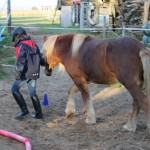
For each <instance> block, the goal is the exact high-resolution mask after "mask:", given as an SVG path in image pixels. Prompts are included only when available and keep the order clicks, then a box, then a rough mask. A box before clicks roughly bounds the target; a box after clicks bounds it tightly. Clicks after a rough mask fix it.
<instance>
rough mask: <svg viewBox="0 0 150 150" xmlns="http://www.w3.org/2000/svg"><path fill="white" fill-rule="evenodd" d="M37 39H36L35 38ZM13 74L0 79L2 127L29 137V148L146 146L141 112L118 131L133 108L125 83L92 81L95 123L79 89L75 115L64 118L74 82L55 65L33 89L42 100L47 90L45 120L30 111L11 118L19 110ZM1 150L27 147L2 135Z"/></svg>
mask: <svg viewBox="0 0 150 150" xmlns="http://www.w3.org/2000/svg"><path fill="white" fill-rule="evenodd" d="M33 37H34V40H35V41H37V42H38V44H39V46H40V48H41V47H42V44H43V43H42V42H41V41H42V37H41V36H40V35H34V36H33ZM39 41H40V42H39ZM9 72H10V74H12V76H11V77H10V78H9V79H8V80H3V81H0V104H1V107H0V129H3V130H7V131H10V132H14V133H16V134H19V135H21V136H23V137H26V138H29V140H30V142H31V145H32V148H33V150H149V149H150V142H149V141H150V137H149V136H147V135H146V122H145V117H144V114H143V112H142V111H141V112H140V114H139V118H138V126H137V130H136V132H135V133H130V132H124V131H122V126H123V125H124V124H125V123H126V122H127V120H128V117H129V115H130V113H131V109H132V98H131V96H130V94H129V93H128V92H127V90H126V89H125V88H124V87H121V88H114V87H110V86H108V85H96V84H90V85H89V88H90V91H91V95H92V97H93V99H94V108H95V111H96V116H97V123H96V124H95V125H87V124H85V109H84V106H83V102H82V99H81V95H80V93H78V94H77V96H76V114H75V117H74V119H72V120H67V119H66V118H65V107H66V103H67V97H68V90H69V88H70V86H71V84H72V81H71V79H70V77H69V76H68V74H67V73H64V74H63V75H60V73H58V72H57V68H56V69H55V71H54V72H53V74H52V76H51V77H47V76H45V74H44V71H43V68H41V78H40V79H39V80H38V82H37V93H38V96H39V98H40V101H41V103H42V101H43V95H44V93H45V92H47V95H48V101H49V105H48V106H42V110H43V114H44V119H43V120H36V119H33V118H31V117H30V115H28V116H27V117H25V118H24V119H23V120H21V121H18V120H15V119H14V117H15V114H16V113H17V112H18V111H19V107H18V106H17V105H16V102H15V100H14V98H13V97H12V95H11V92H10V89H11V84H12V82H13V78H14V77H13V73H14V71H13V70H12V69H9ZM21 92H22V93H23V96H24V98H25V100H26V102H27V106H28V108H29V110H30V112H32V111H33V106H32V103H31V100H30V97H29V96H28V91H27V87H26V86H24V87H23V88H22V89H21ZM0 150H25V146H24V144H22V143H20V142H17V141H15V140H12V139H9V138H6V137H4V136H0Z"/></svg>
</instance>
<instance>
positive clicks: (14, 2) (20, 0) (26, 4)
mask: <svg viewBox="0 0 150 150" xmlns="http://www.w3.org/2000/svg"><path fill="white" fill-rule="evenodd" d="M10 1H11V9H12V10H25V9H31V8H32V7H40V6H55V5H56V4H57V0H10ZM6 4H7V0H0V11H1V9H2V8H3V6H4V5H5V7H7V5H6Z"/></svg>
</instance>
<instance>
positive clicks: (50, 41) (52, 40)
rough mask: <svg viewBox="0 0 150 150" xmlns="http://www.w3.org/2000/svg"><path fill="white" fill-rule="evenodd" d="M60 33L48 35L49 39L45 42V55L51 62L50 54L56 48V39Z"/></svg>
mask: <svg viewBox="0 0 150 150" xmlns="http://www.w3.org/2000/svg"><path fill="white" fill-rule="evenodd" d="M58 36H59V35H54V36H50V37H48V39H47V41H46V42H45V44H44V46H43V47H44V56H45V58H46V59H47V62H48V63H49V60H50V56H51V54H52V53H53V50H54V45H55V42H56V39H57V37H58Z"/></svg>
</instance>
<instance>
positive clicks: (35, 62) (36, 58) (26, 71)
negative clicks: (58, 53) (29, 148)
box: [15, 38, 41, 80]
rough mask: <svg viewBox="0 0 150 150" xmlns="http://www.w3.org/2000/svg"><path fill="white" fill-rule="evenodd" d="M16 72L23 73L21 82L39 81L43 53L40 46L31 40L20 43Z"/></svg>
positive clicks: (17, 48)
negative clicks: (27, 80)
mask: <svg viewBox="0 0 150 150" xmlns="http://www.w3.org/2000/svg"><path fill="white" fill-rule="evenodd" d="M15 48H16V58H17V64H16V71H17V72H20V73H21V77H20V79H21V80H26V79H37V78H39V76H40V57H41V53H40V50H39V48H38V46H37V45H36V44H35V43H34V42H33V41H32V40H31V39H30V38H28V39H25V40H22V41H20V42H19V43H18V44H17V45H16V46H15Z"/></svg>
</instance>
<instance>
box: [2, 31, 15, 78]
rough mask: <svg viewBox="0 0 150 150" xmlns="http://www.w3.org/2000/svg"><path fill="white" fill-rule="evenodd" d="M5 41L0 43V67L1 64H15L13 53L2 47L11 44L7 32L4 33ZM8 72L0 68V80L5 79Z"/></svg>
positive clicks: (11, 50)
mask: <svg viewBox="0 0 150 150" xmlns="http://www.w3.org/2000/svg"><path fill="white" fill-rule="evenodd" d="M3 35H4V37H5V39H4V40H3V41H1V42H0V65H2V64H9V65H14V64H15V62H16V61H15V58H14V56H15V51H14V50H13V49H10V48H4V47H3V46H4V45H6V46H12V42H11V36H10V35H9V34H8V33H7V31H5V32H4V34H3ZM7 77H8V72H7V71H6V70H5V69H4V68H3V67H0V80H2V79H4V78H7Z"/></svg>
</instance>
